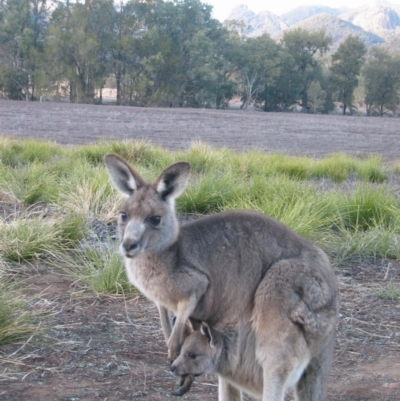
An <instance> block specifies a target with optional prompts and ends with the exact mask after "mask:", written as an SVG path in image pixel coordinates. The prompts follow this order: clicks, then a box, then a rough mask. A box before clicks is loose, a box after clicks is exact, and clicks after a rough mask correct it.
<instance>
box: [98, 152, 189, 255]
mask: <svg viewBox="0 0 400 401" xmlns="http://www.w3.org/2000/svg"><path fill="white" fill-rule="evenodd" d="M104 161H105V164H106V167H107V170H108V173H109V175H110V178H111V181H112V183H113V184H114V186H115V187H116V188H117V189H118V190H119V191H120V192H121V193H122V194H123V195H125V201H124V202H123V203H122V205H121V209H120V213H119V218H118V230H119V236H120V240H121V246H120V250H121V252H122V254H123V255H124V256H125V257H127V258H134V257H135V256H138V255H140V254H141V253H144V252H146V253H149V254H156V253H158V252H162V251H163V250H165V249H167V248H168V247H169V246H170V245H172V244H173V243H174V242H175V241H176V239H177V236H178V232H179V226H178V221H177V218H176V213H175V204H174V200H175V198H177V197H178V196H179V195H180V194H181V193H182V192H183V190H184V189H185V186H186V184H187V181H188V178H189V172H190V165H189V163H186V162H180V163H175V164H172V165H171V166H169V167H167V168H166V169H165V170H164V171H162V173H161V174H160V175H159V177H158V178H157V179H156V181H155V182H154V183H152V184H149V183H147V182H146V181H145V180H144V179H143V178H142V177H141V176H140V175H139V174H138V173H137V172H136V171H135V170H134V169H133V168H132V167H131V166H130V165H129V164H128V163H127V162H126V161H125V160H123V159H121V158H120V157H119V156H117V155H114V154H108V155H106V157H105V159H104Z"/></svg>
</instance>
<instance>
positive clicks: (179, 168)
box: [154, 162, 190, 200]
mask: <svg viewBox="0 0 400 401" xmlns="http://www.w3.org/2000/svg"><path fill="white" fill-rule="evenodd" d="M189 174H190V164H189V163H187V162H179V163H175V164H172V165H171V166H169V167H167V168H166V169H165V170H164V171H163V172H162V173H161V174H160V176H159V177H158V178H157V180H156V182H155V183H154V185H155V188H156V190H157V192H158V193H159V194H160V195H161V198H162V199H163V200H168V199H175V198H177V197H178V196H179V195H180V194H181V193H182V192H183V190H184V189H185V187H186V184H187V182H188V179H189Z"/></svg>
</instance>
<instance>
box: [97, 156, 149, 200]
mask: <svg viewBox="0 0 400 401" xmlns="http://www.w3.org/2000/svg"><path fill="white" fill-rule="evenodd" d="M104 163H105V165H106V167H107V170H108V174H109V176H110V179H111V182H112V183H113V184H114V186H115V188H117V189H118V191H120V192H122V193H123V194H124V195H126V196H131V195H132V194H133V192H134V191H136V190H137V189H139V188H140V187H142V186H143V185H145V184H146V183H145V181H144V180H143V178H142V177H141V176H140V175H139V174H138V173H137V172H136V171H135V170H133V168H132V167H131V166H130V165H129V164H128V163H127V162H126V161H125V160H123V159H121V158H120V157H119V156H117V155H114V154H108V155H106V156H105V158H104Z"/></svg>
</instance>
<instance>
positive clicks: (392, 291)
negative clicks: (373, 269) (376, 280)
mask: <svg viewBox="0 0 400 401" xmlns="http://www.w3.org/2000/svg"><path fill="white" fill-rule="evenodd" d="M375 295H376V296H377V297H379V298H382V299H389V300H391V301H399V300H400V286H399V285H396V284H394V283H392V282H390V283H388V284H386V285H385V286H382V287H381V288H379V289H378V290H376V291H375Z"/></svg>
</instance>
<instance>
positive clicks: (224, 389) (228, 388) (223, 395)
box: [218, 376, 242, 401]
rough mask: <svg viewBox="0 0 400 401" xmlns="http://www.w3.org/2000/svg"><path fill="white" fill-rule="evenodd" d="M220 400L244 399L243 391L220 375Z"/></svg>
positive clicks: (238, 400) (236, 400)
mask: <svg viewBox="0 0 400 401" xmlns="http://www.w3.org/2000/svg"><path fill="white" fill-rule="evenodd" d="M218 401H242V394H241V391H240V390H238V389H237V388H235V387H233V386H232V385H231V384H229V383H228V382H227V381H226V380H224V379H223V378H222V377H221V376H218Z"/></svg>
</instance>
